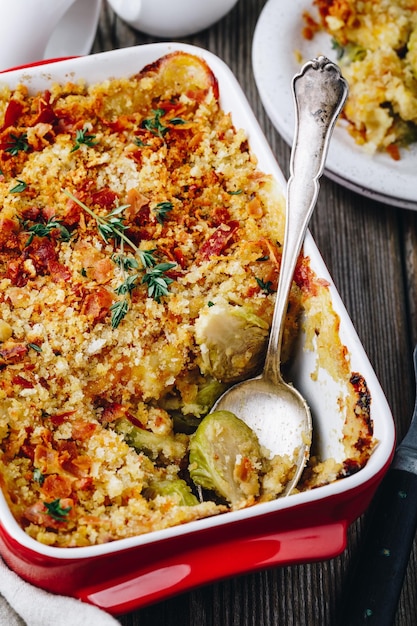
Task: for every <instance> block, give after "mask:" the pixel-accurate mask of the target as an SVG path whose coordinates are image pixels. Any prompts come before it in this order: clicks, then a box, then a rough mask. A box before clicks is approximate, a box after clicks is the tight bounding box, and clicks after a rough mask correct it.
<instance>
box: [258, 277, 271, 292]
mask: <svg viewBox="0 0 417 626" xmlns="http://www.w3.org/2000/svg"><path fill="white" fill-rule="evenodd" d="M255 278H256V277H255ZM256 282H257V283H258V285H259V287H260V288H261V289H262V291H265V292H266V293H273V291H274V290H273V289H272V283H271V281H270V280H267V281H266V282H265V281H263V280H262V278H256Z"/></svg>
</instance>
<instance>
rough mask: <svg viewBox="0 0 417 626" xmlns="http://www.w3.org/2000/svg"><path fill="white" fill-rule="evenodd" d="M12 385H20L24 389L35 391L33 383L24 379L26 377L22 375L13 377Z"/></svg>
mask: <svg viewBox="0 0 417 626" xmlns="http://www.w3.org/2000/svg"><path fill="white" fill-rule="evenodd" d="M12 383H13V385H19V386H20V387H22V388H23V389H33V383H32V382H31V381H30V380H28V379H27V378H24V376H20V374H16V376H13V378H12Z"/></svg>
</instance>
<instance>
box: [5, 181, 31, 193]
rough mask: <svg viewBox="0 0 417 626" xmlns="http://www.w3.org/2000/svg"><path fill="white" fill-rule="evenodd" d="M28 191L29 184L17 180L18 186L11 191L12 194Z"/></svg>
mask: <svg viewBox="0 0 417 626" xmlns="http://www.w3.org/2000/svg"><path fill="white" fill-rule="evenodd" d="M25 189H27V183H25V181H24V180H20V179H19V178H18V179H17V185H15V186H14V187H12V188H11V189H9V191H10V193H22V192H23V191H25Z"/></svg>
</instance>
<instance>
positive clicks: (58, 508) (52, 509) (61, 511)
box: [44, 498, 71, 522]
mask: <svg viewBox="0 0 417 626" xmlns="http://www.w3.org/2000/svg"><path fill="white" fill-rule="evenodd" d="M44 505H45V508H46V510H47V511H48V515H49V516H50V517H52V519H54V520H56V521H57V522H65V521H66V519H67V516H68V513H69V512H70V511H71V507H70V506H66V507H63V506H62V504H61V500H60V498H57V499H56V500H52V502H44Z"/></svg>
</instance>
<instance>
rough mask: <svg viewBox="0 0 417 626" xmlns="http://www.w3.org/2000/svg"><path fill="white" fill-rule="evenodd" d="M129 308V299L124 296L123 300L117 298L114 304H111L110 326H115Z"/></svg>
mask: <svg viewBox="0 0 417 626" xmlns="http://www.w3.org/2000/svg"><path fill="white" fill-rule="evenodd" d="M128 310H129V301H128V300H127V299H126V298H124V299H123V300H118V301H117V302H115V303H114V304H112V305H111V307H110V311H111V325H112V328H117V327H118V325H119V324H120V322H121V321H122V320H123V318H125V317H126V314H127V312H128Z"/></svg>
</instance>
